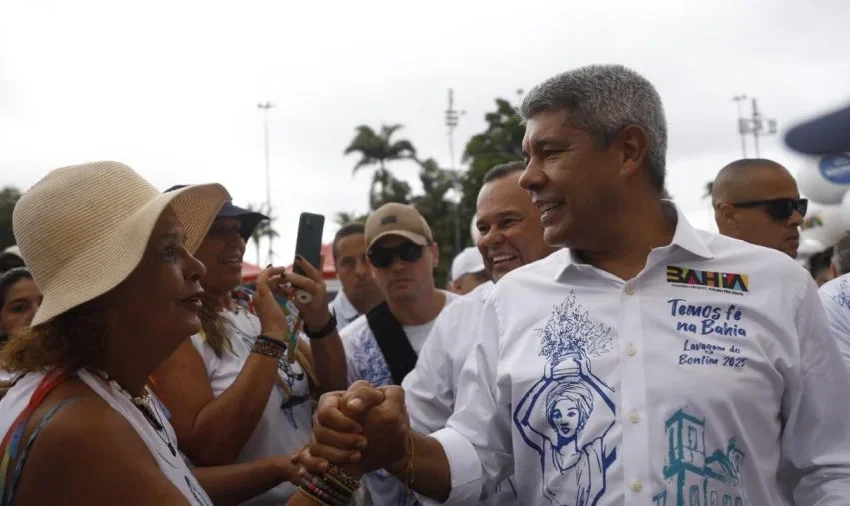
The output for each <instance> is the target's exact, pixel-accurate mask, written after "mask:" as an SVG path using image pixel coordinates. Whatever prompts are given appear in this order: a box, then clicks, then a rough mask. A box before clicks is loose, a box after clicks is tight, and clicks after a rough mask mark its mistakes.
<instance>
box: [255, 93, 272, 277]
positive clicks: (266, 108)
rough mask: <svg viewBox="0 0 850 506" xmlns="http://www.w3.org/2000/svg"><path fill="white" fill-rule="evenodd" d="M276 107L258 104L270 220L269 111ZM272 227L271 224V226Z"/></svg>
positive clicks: (270, 244)
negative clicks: (260, 111) (261, 115)
mask: <svg viewBox="0 0 850 506" xmlns="http://www.w3.org/2000/svg"><path fill="white" fill-rule="evenodd" d="M273 107H274V104H272V103H271V102H268V101H266V102H260V103H259V104H257V108H258V109H262V111H263V144H264V152H265V161H266V212H267V213H268V216H269V218H271V217H272V186H271V164H270V161H269V110H271V109H272V108H273ZM269 225H271V224H269ZM273 239H274V238H273V237H272V236H271V234H269V237H268V240H269V254H268V258H267V259H266V261H267V262H268V263H272V262H273V260H274V248H273V244H272V241H273Z"/></svg>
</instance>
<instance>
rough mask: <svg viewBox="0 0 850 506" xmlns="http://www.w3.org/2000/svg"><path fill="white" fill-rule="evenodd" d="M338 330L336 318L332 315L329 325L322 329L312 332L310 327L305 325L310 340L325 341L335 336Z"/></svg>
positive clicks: (305, 332) (305, 331)
mask: <svg viewBox="0 0 850 506" xmlns="http://www.w3.org/2000/svg"><path fill="white" fill-rule="evenodd" d="M335 330H336V317H335V316H334V315H333V314H331V317H330V319H329V320H328V323H326V324H325V325H324V326H323V327H322V328H320V329H317V330H311V329H310V327H308V326H307V325H304V334H305V335H306V336H307V337H309V338H310V340H313V341H315V340H317V339H324V338H325V337H328V336H329V335H331V334H333V332H334V331H335Z"/></svg>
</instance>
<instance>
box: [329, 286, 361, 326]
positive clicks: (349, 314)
mask: <svg viewBox="0 0 850 506" xmlns="http://www.w3.org/2000/svg"><path fill="white" fill-rule="evenodd" d="M333 306H334V309H336V310H337V311H339V312H340V313H341V314H342V316H343V317H344V318H345V319H346V320H353V319H354V318H357V317H358V316H360V313H359V312H358V311H357V308H356V307H354V305H353V304H352V303H351V301H350V300H348V296H346V295H345V290H343V289H342V287H340V290H339V292H338V293H337V294H336V297H335V298H334V301H333Z"/></svg>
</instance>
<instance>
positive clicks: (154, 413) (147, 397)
mask: <svg viewBox="0 0 850 506" xmlns="http://www.w3.org/2000/svg"><path fill="white" fill-rule="evenodd" d="M97 374H98V375H99V376H100V377H101V378H103V380H104V381H106V382H107V383H108V384H109V386H110V387H112V388H114V389H115V390H117V391H118V392H119V393H121V395H123V396H125V397H127V398H128V399H130V401H131V402H132V403H133V405H135V406H136V408H138V410H139V411H141V413H142V415H144V417H145V419H146V420H147V421H148V423H150V424H151V426H152V427H153V429H154V431H155V432H156V435H157V437H159V439H160V440H161V441H162V442H163V443H165V445H166V446H168V449H169V451H171V455H173V456H175V457H176V456H177V449H176V448H175V447H174V445H173V444H172V443H171V437H170V436H169V435H168V431H166V430H165V426H164V425H163V423H162V418H161V417H160V416H159V410H158V409H157V408H156V405H155V403H154V402H153V393H152V392H151V390H150V387H149V386H147V385H145V390H144V392H142V395H133V394H132V393H130V392H129V391H128V390H127V389H126V388H124V387H122V386H121V384H120V383H118V382H117V381H115V380H114V379H113V378H111V377H110V376H109V375H108V374H106V373H105V372H103V371H97ZM162 434H165V437H163V436H162Z"/></svg>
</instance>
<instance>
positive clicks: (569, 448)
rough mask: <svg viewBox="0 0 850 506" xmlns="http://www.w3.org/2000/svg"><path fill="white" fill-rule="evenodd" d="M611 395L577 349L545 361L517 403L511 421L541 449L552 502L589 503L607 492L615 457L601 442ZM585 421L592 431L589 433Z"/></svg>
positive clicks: (610, 418)
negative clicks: (539, 374) (551, 361)
mask: <svg viewBox="0 0 850 506" xmlns="http://www.w3.org/2000/svg"><path fill="white" fill-rule="evenodd" d="M611 394H613V390H612V389H611V388H610V387H608V386H607V385H606V384H605V383H604V382H602V381H601V380H599V379H598V378H596V377H595V376H593V374H591V372H590V364H589V361H588V360H587V357H586V356H585V355H584V353H583V352H581V351H577V352H574V353H571V354H570V355H568V356H566V357H563V358H562V359H561V360H560V361H558V362H556V363H554V364H549V365H548V366H547V370H546V374H545V376H544V377H543V378H542V379H541V380H540V381H538V382H537V383H535V384H534V386H533V387H532V388H531V389H530V390H529V391H528V393H527V394H526V395H525V397H523V399H522V401H520V403H519V404H518V406H517V409H516V411H515V415H514V423H515V424H516V426H517V428H518V429H519V432H520V434H521V435H522V437H523V439H524V440H525V442H526V443H527V444H528V445H529V446H530V447H532V448H533V449H534V450H535V451H537V452H538V453H539V454H540V457H541V466H542V470H543V495H544V496H545V497H546V498H547V499H548V500H549V502H550V503H551V504H553V505H557V506H592V505H595V504H596V503H597V501H598V500H599V498H600V497H602V494H603V493H604V492H605V485H606V479H605V478H606V476H605V474H606V470H607V469H608V467H609V466H610V465H611V464H612V463H613V462H614V460H615V459H616V454H615V451H614V448H610V447H609V445H608V444H606V441H605V438H606V436H607V435H608V433H609V431H610V429H611V427H612V426H613V425H614V412H615V409H614V404H613V402H612V401H611V399H610V396H611ZM540 408H543V409H544V410H545V411H543V410H541V409H540ZM589 422H594V423H593V430H594V432H593V433H588V432H587V428H588V423H589ZM600 429H601V430H600Z"/></svg>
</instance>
